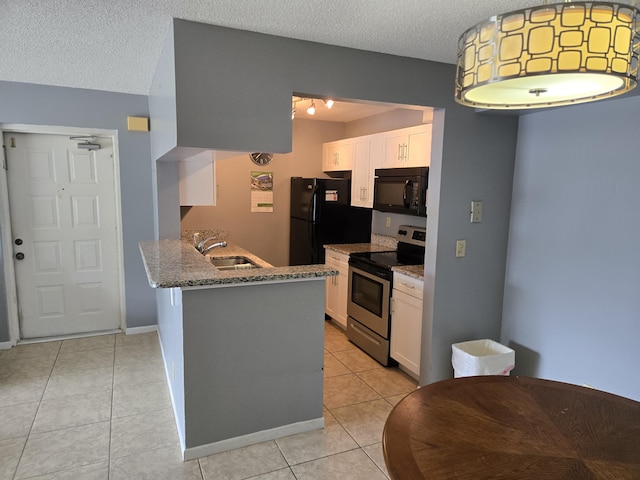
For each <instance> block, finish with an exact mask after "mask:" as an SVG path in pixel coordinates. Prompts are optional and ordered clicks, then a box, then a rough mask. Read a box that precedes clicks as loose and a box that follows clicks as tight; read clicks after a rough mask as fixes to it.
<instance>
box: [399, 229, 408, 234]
mask: <svg viewBox="0 0 640 480" xmlns="http://www.w3.org/2000/svg"><path fill="white" fill-rule="evenodd" d="M406 234H407V231H406V230H398V235H406Z"/></svg>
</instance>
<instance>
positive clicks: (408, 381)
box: [358, 368, 417, 397]
mask: <svg viewBox="0 0 640 480" xmlns="http://www.w3.org/2000/svg"><path fill="white" fill-rule="evenodd" d="M358 376H359V377H360V378H361V379H362V380H364V381H365V382H366V384H367V385H369V386H370V387H371V388H373V389H374V390H375V391H376V392H378V393H379V394H380V396H381V397H391V396H393V395H402V394H405V395H406V394H407V393H411V392H413V391H414V390H415V389H416V387H417V383H416V382H415V380H413V379H412V378H411V377H409V376H408V375H407V374H406V373H404V372H401V371H400V370H398V369H395V368H385V369H380V368H377V369H375V370H367V371H364V372H359V373H358Z"/></svg>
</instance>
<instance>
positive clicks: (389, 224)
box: [385, 217, 391, 228]
mask: <svg viewBox="0 0 640 480" xmlns="http://www.w3.org/2000/svg"><path fill="white" fill-rule="evenodd" d="M385 226H386V227H387V228H389V227H390V226H391V217H387V220H386V222H385Z"/></svg>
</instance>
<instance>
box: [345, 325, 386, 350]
mask: <svg viewBox="0 0 640 480" xmlns="http://www.w3.org/2000/svg"><path fill="white" fill-rule="evenodd" d="M351 327H352V328H353V329H354V330H357V331H358V333H359V334H360V335H363V336H365V337H367V339H369V340H370V341H371V342H373V343H375V344H376V345H382V344H381V343H380V340H378V339H377V338H376V337H374V336H372V335H371V334H370V333H369V332H366V331H365V330H364V329H363V328H362V327H361V326H360V325H358V324H357V323H356V322H351Z"/></svg>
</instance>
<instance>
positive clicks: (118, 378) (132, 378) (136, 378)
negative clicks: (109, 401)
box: [113, 355, 166, 387]
mask: <svg viewBox="0 0 640 480" xmlns="http://www.w3.org/2000/svg"><path fill="white" fill-rule="evenodd" d="M117 358H118V357H117V355H116V359H117ZM116 363H117V364H116V366H115V368H114V372H113V385H114V386H117V387H121V386H125V385H139V384H141V383H155V382H165V381H166V374H165V371H164V364H163V362H162V358H161V357H160V356H159V355H158V356H154V357H151V358H149V359H146V360H140V361H137V362H134V363H118V362H117V360H116Z"/></svg>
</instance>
